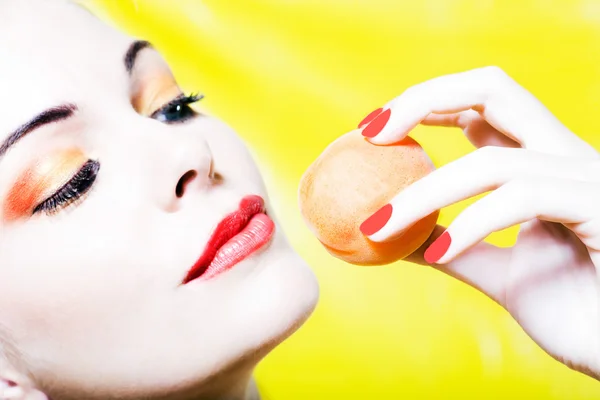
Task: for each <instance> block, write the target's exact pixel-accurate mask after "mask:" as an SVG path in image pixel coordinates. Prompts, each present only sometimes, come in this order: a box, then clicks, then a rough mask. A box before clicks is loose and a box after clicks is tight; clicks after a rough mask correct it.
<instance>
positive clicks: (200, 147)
mask: <svg viewBox="0 0 600 400" xmlns="http://www.w3.org/2000/svg"><path fill="white" fill-rule="evenodd" d="M172 146H173V149H172V154H170V155H169V158H170V162H171V163H173V164H172V166H171V167H170V168H168V166H167V165H165V173H166V174H167V176H165V178H166V183H167V186H166V188H164V187H163V190H166V192H165V193H164V205H165V207H166V208H167V209H168V210H169V211H173V210H174V209H176V208H177V207H178V205H179V203H181V201H182V200H183V199H184V198H186V197H187V196H188V195H190V194H191V193H193V192H194V191H198V190H204V189H207V188H208V187H210V186H211V185H212V181H213V177H214V171H213V168H214V163H213V157H212V152H211V149H210V147H209V146H208V143H207V142H206V141H204V140H197V141H194V142H193V143H191V142H188V143H186V142H184V141H181V142H180V143H175V144H172ZM165 150H166V149H165ZM165 162H166V159H165ZM167 168H168V170H167ZM169 170H170V171H169ZM161 197H162V196H161Z"/></svg>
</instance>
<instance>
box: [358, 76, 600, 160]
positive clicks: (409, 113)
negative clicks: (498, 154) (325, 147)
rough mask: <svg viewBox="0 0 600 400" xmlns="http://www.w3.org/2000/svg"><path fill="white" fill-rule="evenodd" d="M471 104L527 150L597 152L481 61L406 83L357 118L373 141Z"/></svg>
mask: <svg viewBox="0 0 600 400" xmlns="http://www.w3.org/2000/svg"><path fill="white" fill-rule="evenodd" d="M469 109H473V110H475V111H477V112H479V113H480V114H481V115H482V117H483V118H484V119H485V120H486V121H487V122H488V123H489V124H490V125H492V126H493V127H494V128H495V129H497V130H498V131H499V132H501V133H503V134H504V135H506V136H507V137H509V138H511V139H513V140H515V141H516V142H518V143H520V144H521V146H522V147H524V148H528V149H531V150H535V151H539V152H544V153H550V154H556V155H566V156H585V157H598V153H597V152H596V150H595V149H594V148H593V147H592V146H590V145H589V144H587V143H586V142H585V141H583V140H582V139H581V138H579V137H578V136H577V135H575V134H574V133H572V132H571V131H570V130H569V129H568V128H567V127H565V126H564V125H563V124H562V123H561V122H560V121H559V120H558V119H557V118H556V117H555V116H554V115H553V114H552V113H551V112H550V111H549V110H548V109H547V108H546V107H545V106H544V105H543V104H542V103H541V102H540V101H539V100H537V99H536V98H535V97H534V96H533V95H532V94H531V93H529V92H528V91H527V90H525V89H524V88H523V87H522V86H520V85H519V84H518V83H517V82H515V81H514V80H513V79H512V78H510V77H509V76H508V75H507V74H506V73H504V72H503V71H502V70H501V69H500V68H497V67H485V68H479V69H474V70H470V71H466V72H461V73H456V74H451V75H445V76H441V77H437V78H434V79H431V80H428V81H425V82H423V83H420V84H418V85H415V86H412V87H410V88H408V89H407V90H406V91H404V93H402V94H401V95H400V96H398V97H396V98H395V99H394V100H392V101H390V102H389V103H388V104H386V105H385V106H384V107H382V108H381V109H379V110H377V111H376V112H374V113H371V114H370V115H369V116H368V117H367V118H366V119H365V121H366V122H365V121H363V123H361V126H360V127H361V128H362V134H363V135H364V136H365V137H366V138H367V139H368V140H369V141H370V142H371V143H373V144H390V143H395V142H398V141H400V140H402V139H403V138H404V137H406V135H408V133H409V132H410V131H411V130H412V129H414V128H415V127H416V126H417V125H418V124H419V123H420V122H421V121H423V120H424V119H425V118H426V117H427V116H428V115H429V114H431V113H436V114H450V113H456V112H460V111H465V110H469Z"/></svg>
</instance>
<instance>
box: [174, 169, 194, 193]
mask: <svg viewBox="0 0 600 400" xmlns="http://www.w3.org/2000/svg"><path fill="white" fill-rule="evenodd" d="M196 175H198V173H197V172H196V171H194V170H190V171H188V172H186V173H185V174H183V176H182V177H181V178H179V182H177V186H176V187H175V194H176V195H177V197H181V196H183V193H184V192H185V187H186V186H187V184H188V183H190V182H191V181H193V180H194V178H195V177H196Z"/></svg>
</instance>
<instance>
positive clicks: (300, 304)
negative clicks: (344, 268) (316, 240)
mask: <svg viewBox="0 0 600 400" xmlns="http://www.w3.org/2000/svg"><path fill="white" fill-rule="evenodd" d="M277 228H278V229H277V233H276V235H275V236H274V238H273V241H272V242H271V243H270V244H269V248H268V249H266V251H265V253H264V254H263V256H262V257H261V258H262V259H261V263H260V264H261V265H260V266H259V268H257V269H256V270H255V271H254V273H253V274H251V276H248V277H247V278H250V279H251V280H252V284H250V285H247V286H246V287H245V289H244V291H245V292H246V293H244V295H243V297H244V298H245V299H250V300H249V301H248V304H247V306H246V307H244V317H242V319H243V321H240V322H241V324H242V325H241V326H245V327H246V335H245V338H246V340H248V342H247V343H251V346H250V352H253V353H255V354H256V355H257V356H259V357H264V356H265V355H266V354H267V353H268V352H269V351H271V350H273V348H275V347H276V346H277V345H279V344H280V343H281V342H283V341H284V340H285V339H287V338H288V337H289V336H291V335H292V334H293V333H294V332H295V331H297V330H298V329H299V328H300V327H301V326H302V325H303V324H304V322H306V320H307V319H308V318H309V317H310V315H311V314H312V312H313V311H314V309H315V307H316V305H317V303H318V300H319V285H318V282H317V279H316V276H315V274H314V273H313V271H312V269H311V268H310V267H309V266H308V264H307V263H306V262H305V261H304V260H303V259H302V257H300V255H299V254H298V253H296V251H295V250H294V249H293V248H292V246H291V245H290V244H289V242H288V240H287V238H286V237H285V235H284V234H283V232H282V230H281V229H280V227H279V226H277Z"/></svg>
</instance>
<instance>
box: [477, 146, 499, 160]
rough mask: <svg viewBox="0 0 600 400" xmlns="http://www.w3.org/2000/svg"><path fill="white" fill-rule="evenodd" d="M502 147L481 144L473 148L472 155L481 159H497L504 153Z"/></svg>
mask: <svg viewBox="0 0 600 400" xmlns="http://www.w3.org/2000/svg"><path fill="white" fill-rule="evenodd" d="M504 150H506V149H504V148H502V147H498V146H483V147H480V148H478V149H477V150H475V151H474V152H473V153H472V154H473V157H475V158H477V159H480V160H482V161H489V160H490V159H497V158H499V157H502V155H503V154H504Z"/></svg>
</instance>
